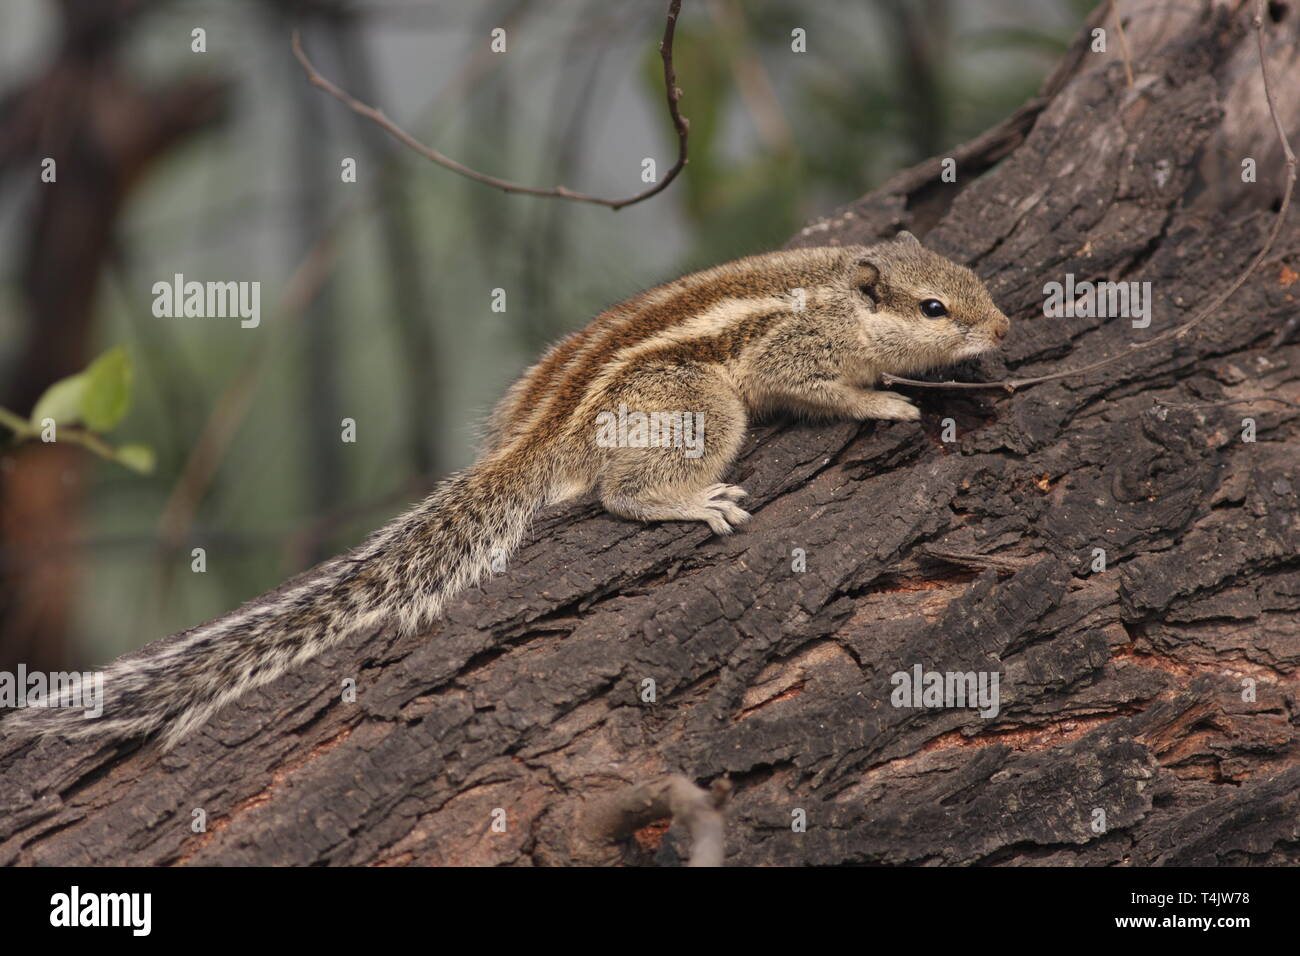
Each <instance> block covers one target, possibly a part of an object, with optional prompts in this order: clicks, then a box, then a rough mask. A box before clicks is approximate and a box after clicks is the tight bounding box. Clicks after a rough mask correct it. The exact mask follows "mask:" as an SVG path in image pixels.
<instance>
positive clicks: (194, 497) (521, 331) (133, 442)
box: [0, 0, 1094, 670]
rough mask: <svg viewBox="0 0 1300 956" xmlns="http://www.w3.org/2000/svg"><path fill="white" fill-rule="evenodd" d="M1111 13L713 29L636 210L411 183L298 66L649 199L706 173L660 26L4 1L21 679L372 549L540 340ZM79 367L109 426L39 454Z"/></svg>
mask: <svg viewBox="0 0 1300 956" xmlns="http://www.w3.org/2000/svg"><path fill="white" fill-rule="evenodd" d="M1093 5H1094V3H1093V2H1092V0H819V2H815V3H813V2H803V3H798V2H793V0H685V3H684V10H683V13H682V18H681V21H680V23H679V26H678V29H677V41H676V45H675V46H676V50H675V61H676V69H677V76H678V85H679V86H680V87H681V88H682V89H683V91H684V97H683V99H682V101H681V109H682V112H683V114H684V115H686V116H687V117H688V118H689V119H690V122H691V135H690V157H691V161H690V164H689V166H687V168H686V171H685V172H684V174H683V175H682V176H681V177H680V178H679V179H678V180H677V181H676V182H674V183H672V184H671V185H670V186H669V187H668V188H667V189H666V190H665V191H664V192H663V193H661V194H659V195H658V196H656V197H654V198H652V199H649V200H647V201H646V202H644V203H641V204H638V205H635V206H631V207H628V208H626V209H623V210H621V211H619V212H611V211H610V210H608V209H605V208H601V207H597V206H588V205H581V204H577V203H572V202H566V201H563V200H557V199H548V198H538V197H530V196H524V195H511V194H505V193H502V192H500V191H498V190H494V189H490V188H488V187H486V186H483V185H481V184H478V183H474V182H471V181H469V180H466V179H464V178H461V177H459V176H457V175H455V174H454V173H451V172H449V171H448V170H445V169H442V168H440V167H438V166H435V165H433V164H431V163H429V162H428V161H426V160H424V159H422V158H420V157H419V156H417V155H416V154H414V153H413V152H411V151H410V150H407V149H405V148H403V147H401V146H399V145H398V144H397V143H395V142H394V141H393V140H392V139H391V138H390V137H388V136H387V135H386V134H385V133H384V132H383V131H381V130H380V129H379V128H378V127H376V126H375V125H373V124H371V123H369V122H368V121H366V120H364V119H362V118H360V117H358V116H357V115H355V114H354V113H352V112H350V111H349V110H347V109H346V108H345V107H344V106H342V105H341V104H340V103H338V102H337V101H335V100H333V99H331V98H329V97H328V96H327V95H326V94H324V93H323V92H321V91H319V90H317V89H315V88H313V87H312V86H310V85H309V84H308V82H307V81H306V79H305V77H304V74H303V71H302V69H301V67H300V66H299V64H298V63H297V62H296V61H295V60H294V58H293V56H292V54H291V51H290V45H289V38H290V32H291V30H292V29H294V28H295V27H297V28H299V29H300V30H301V31H302V39H303V45H304V48H305V50H306V52H307V54H308V55H309V56H310V57H311V59H312V60H313V62H314V63H315V65H316V67H317V68H318V69H319V70H320V71H321V73H322V74H323V75H324V76H326V77H328V78H329V79H331V80H333V81H334V82H336V83H338V84H339V85H340V86H342V87H343V88H345V89H346V90H348V91H349V92H351V93H353V94H354V95H356V96H357V97H358V98H360V99H362V100H364V101H366V102H368V103H371V104H372V105H375V106H377V107H379V108H380V109H382V110H384V111H385V112H386V113H387V114H388V115H389V116H390V117H392V118H393V119H394V120H395V121H396V122H398V123H399V124H400V125H402V126H404V127H405V128H406V129H408V130H409V131H410V132H411V133H413V134H414V135H415V136H417V137H418V138H420V139H421V140H423V141H424V142H426V143H430V144H433V145H435V146H436V147H437V148H438V149H440V150H441V151H442V152H444V153H446V154H448V155H450V156H452V157H453V158H455V159H458V160H460V161H462V162H464V163H466V164H467V165H470V166H472V167H474V168H476V169H479V170H481V171H484V172H487V173H489V174H492V175H496V176H499V177H503V178H507V179H511V180H514V181H517V182H522V183H527V184H531V185H537V186H553V185H555V184H557V183H562V184H564V185H566V186H568V187H570V188H573V189H577V190H580V191H583V192H587V193H594V194H597V195H600V196H608V197H623V196H629V195H632V194H634V193H637V192H639V191H641V190H642V189H644V188H645V185H646V184H644V183H643V182H642V181H641V173H642V168H643V167H642V163H643V160H644V159H646V158H652V159H653V160H654V161H655V163H656V166H657V171H658V174H659V175H660V176H662V175H663V174H665V173H666V172H667V171H668V170H669V168H670V167H671V166H672V164H673V162H674V160H675V158H676V154H677V141H676V137H675V135H674V133H673V129H672V126H671V123H670V121H669V118H668V116H667V111H666V109H665V106H664V92H663V74H662V64H661V61H660V60H659V56H658V51H657V48H658V43H659V39H660V37H661V36H662V33H663V27H664V14H665V12H666V9H667V0H620V2H611V0H545V2H542V0H476V2H470V0H354V2H342V0H314V2H308V0H299V2H290V0H279V2H277V0H206V2H203V0H190V2H187V0H174V2H168V0H5V2H4V3H3V4H2V5H0V415H3V416H4V418H3V420H2V421H0V670H13V669H14V668H15V666H16V665H17V663H18V662H20V661H21V662H24V663H25V664H26V665H27V667H28V668H30V669H42V670H54V669H67V668H80V667H88V666H91V665H93V664H96V663H100V662H103V661H106V660H108V659H109V658H111V657H113V656H116V655H118V654H120V653H122V652H125V651H127V650H131V649H133V648H136V647H139V646H141V645H143V644H145V643H147V642H148V641H150V640H153V639H154V638H157V637H161V636H163V635H166V634H168V633H171V632H174V631H177V630H180V629H182V628H184V627H188V626H190V625H193V624H197V623H200V622H202V621H204V620H207V619H209V618H212V617H214V616H216V615H218V614H220V613H222V612H224V611H227V610H230V609H232V608H233V607H234V606H236V605H237V604H238V603H240V602H241V601H243V600H246V599H248V598H250V597H252V596H254V595H256V594H258V593H260V592H261V591H264V590H266V589H268V588H270V587H273V586H274V585H276V584H277V583H279V582H280V581H282V580H284V579H285V578H286V577H288V576H289V575H291V574H294V573H296V572H298V571H301V570H303V569H305V568H307V567H309V566H310V565H311V564H313V563H315V562H316V561H318V560H321V559H323V558H325V557H328V556H329V555H332V554H335V553H337V552H339V551H341V550H343V549H346V548H348V547H350V546H352V545H354V544H356V543H358V542H359V541H360V540H361V539H362V538H363V537H364V536H365V534H366V533H367V532H368V531H370V530H372V529H374V528H376V527H378V526H379V525H380V524H382V523H383V522H384V521H386V520H387V519H388V518H390V517H391V516H392V515H393V514H395V513H396V512H397V511H399V510H401V509H402V508H404V507H406V506H407V505H408V504H410V503H411V502H413V501H414V500H415V499H417V498H418V497H420V496H421V495H422V494H423V493H424V492H425V491H426V490H427V489H428V488H429V487H430V486H431V485H432V484H433V483H434V482H435V481H436V480H437V479H438V478H439V477H440V476H442V475H444V474H446V473H447V472H448V471H450V470H454V469H456V468H459V467H462V466H464V465H465V464H467V463H468V462H469V461H470V460H471V458H472V456H473V452H474V447H475V442H476V437H477V434H478V431H477V429H478V426H479V423H480V422H481V421H482V419H483V417H484V415H485V413H486V412H487V411H488V409H490V407H491V405H492V403H493V401H494V400H495V399H496V398H497V397H498V396H499V395H500V393H501V392H502V390H503V389H504V388H505V386H506V385H507V384H508V383H509V381H510V379H511V378H512V377H513V376H515V375H516V374H518V373H519V372H520V371H521V370H522V369H523V368H524V367H525V366H526V365H527V364H528V363H529V361H530V359H532V358H534V357H535V356H536V355H537V354H538V353H539V351H540V350H541V349H542V348H543V347H544V346H545V344H546V343H548V342H549V341H551V340H553V339H554V338H556V337H557V336H559V335H560V334H562V333H564V332H565V331H568V330H571V329H574V328H577V327H579V326H581V325H583V324H584V323H585V322H587V321H588V320H589V319H590V318H591V317H592V316H594V315H595V314H596V313H597V312H599V311H600V310H601V309H602V308H604V307H605V306H607V305H609V304H612V303H614V302H616V301H618V300H620V299H623V298H626V297H627V296H629V295H632V294H635V293H636V292H638V291H640V290H642V289H644V288H647V287H649V286H652V285H655V284H657V283H658V282H661V281H664V280H666V279H669V278H672V277H674V276H676V275H678V274H681V273H684V272H687V271H690V270H692V269H694V268H697V267H703V266H707V265H711V264H714V263H716V262H718V261H721V260H724V259H728V258H734V257H736V256H739V255H744V254H748V253H752V252H759V251H763V250H766V249H770V248H773V247H776V246H779V245H781V244H782V243H784V242H785V241H786V240H787V239H788V238H789V237H790V235H791V234H792V233H793V232H794V231H795V230H796V229H797V228H798V227H799V226H800V225H801V224H803V223H804V222H805V221H806V220H808V219H810V218H812V217H814V216H817V215H821V214H826V213H829V212H830V211H832V210H833V209H835V208H836V207H837V206H839V205H842V204H843V203H846V202H848V201H850V200H852V199H854V198H856V197H858V196H859V195H861V194H863V193H864V192H866V191H868V190H869V189H871V188H872V187H873V186H875V185H877V184H879V183H880V182H881V181H883V179H885V178H886V177H887V176H888V175H889V174H891V173H893V172H895V171H897V170H898V169H900V168H903V167H904V166H907V165H909V164H911V163H913V162H916V161H918V160H921V159H924V158H926V157H928V156H930V155H933V154H936V153H941V152H942V151H943V150H945V149H946V148H949V147H951V146H953V145H954V144H956V143H959V142H961V141H963V140H965V139H969V138H970V137H972V136H974V135H976V134H978V133H980V132H982V131H983V130H984V129H986V128H988V127H989V126H991V125H993V124H994V123H996V122H997V121H999V120H1001V119H1002V118H1004V117H1005V116H1006V115H1007V114H1008V113H1010V112H1011V111H1012V110H1013V109H1014V108H1015V107H1016V106H1018V105H1020V104H1021V103H1022V102H1023V101H1024V100H1025V99H1026V98H1028V97H1029V96H1031V95H1032V94H1033V93H1034V92H1035V91H1036V89H1037V87H1038V84H1039V82H1040V81H1041V80H1042V78H1043V77H1044V76H1045V75H1046V73H1047V71H1048V70H1049V69H1050V68H1051V67H1052V66H1053V64H1054V63H1055V61H1056V59H1057V57H1058V56H1059V55H1060V53H1061V52H1062V51H1063V49H1064V48H1065V45H1066V44H1067V42H1068V41H1069V40H1070V38H1071V37H1072V36H1073V35H1074V34H1075V32H1076V31H1077V30H1078V28H1079V26H1080V24H1081V23H1082V21H1083V18H1084V16H1085V15H1086V14H1087V13H1088V11H1089V10H1090V9H1091V8H1092V7H1093ZM498 28H500V29H503V30H504V31H505V33H504V38H505V51H504V52H494V51H493V50H492V49H491V46H490V44H491V40H492V32H493V30H495V29H498ZM196 29H200V30H202V36H203V40H204V43H203V46H204V49H203V51H202V52H196V51H195V49H194V46H195V42H196V41H195V34H194V31H195V30H196ZM795 30H802V31H804V36H805V38H806V39H805V42H806V52H795V51H794V50H792V31H795ZM47 158H49V159H53V160H54V181H53V182H48V181H43V178H42V177H43V173H44V174H45V175H46V177H47V178H48V175H49V173H48V171H47V170H48V164H45V163H44V161H45V160H46V159H47ZM345 158H351V159H353V160H355V163H356V181H355V182H344V181H343V176H342V175H341V170H342V163H343V160H344V159H345ZM177 273H180V274H183V275H184V277H185V279H186V280H187V281H192V280H193V281H199V282H208V281H221V282H226V281H240V282H253V281H256V282H260V284H261V285H260V290H261V321H260V324H259V325H258V326H257V327H256V328H244V327H242V326H241V324H240V322H239V320H238V319H237V318H236V319H231V318H225V319H223V318H197V317H191V318H183V317H182V318H160V317H157V316H155V314H154V311H153V305H154V299H155V296H154V292H153V291H152V290H153V285H154V283H157V282H171V281H172V279H173V277H174V275H175V274H177ZM494 290H504V301H505V310H504V311H494V310H493V302H494ZM496 301H498V302H499V301H500V294H497V299H496ZM110 350H112V351H110ZM106 352H107V353H109V356H110V357H109V359H105V360H103V361H101V362H98V363H95V364H94V365H93V366H92V363H94V362H95V360H96V358H97V357H99V356H102V355H104V354H105V353H106ZM88 366H92V371H91V372H89V373H87V374H86V375H82V376H80V377H79V378H77V379H76V380H75V383H76V386H77V388H78V389H80V388H81V387H82V385H85V384H86V382H87V381H89V380H90V379H93V380H94V383H95V384H94V386H93V388H92V387H91V386H90V385H86V395H87V396H88V395H89V393H90V392H91V391H94V392H95V394H96V395H97V396H98V398H97V399H96V401H98V402H99V403H100V404H99V406H97V407H98V408H99V411H98V412H95V413H94V414H92V413H90V412H87V418H86V422H87V423H90V422H94V423H96V424H97V425H98V428H94V427H86V428H82V429H78V428H77V427H68V428H65V429H64V430H62V431H60V432H59V438H60V440H59V441H58V442H56V443H53V444H48V443H44V442H42V441H40V440H39V437H37V436H35V435H33V434H26V435H17V434H16V432H17V431H18V430H19V429H20V427H21V426H22V424H23V422H24V421H26V420H27V419H28V418H29V416H30V415H31V413H32V411H33V408H34V407H35V406H36V405H37V403H38V401H40V400H41V399H42V396H43V395H45V394H46V393H47V390H48V389H49V387H50V386H51V385H52V384H53V383H55V382H57V381H60V380H62V379H65V378H67V377H69V376H76V375H79V373H82V372H83V370H85V369H87V367H88ZM70 389H71V387H70V386H69V387H68V388H65V390H64V392H63V393H61V394H62V395H63V397H64V398H65V399H66V396H67V394H69V392H70ZM59 394H60V393H56V395H55V396H54V397H55V398H58V397H59ZM78 394H79V395H80V394H81V392H78ZM105 396H108V397H107V398H105ZM51 400H52V399H48V398H47V399H46V400H45V401H46V402H49V401H51ZM85 400H86V401H87V402H89V401H90V399H89V397H87V398H85ZM45 407H50V406H48V405H47V406H45ZM106 408H107V409H108V411H105V409H106ZM15 417H16V419H17V421H18V424H17V425H15V424H13V422H14V420H15ZM344 419H352V420H354V422H355V441H353V442H348V441H344V440H342V434H343V427H342V425H341V423H342V421H343V420H344ZM4 421H8V422H10V425H9V427H5V425H4V423H3V422H4ZM76 439H83V440H81V441H77V440H76ZM86 445H90V446H92V447H85V446H86ZM126 446H144V447H143V448H140V447H134V448H133V451H132V452H131V453H130V454H129V455H128V454H124V453H123V454H120V456H119V457H121V458H122V459H123V460H125V461H126V462H127V464H130V465H134V467H127V466H126V465H124V464H123V463H122V462H121V461H118V460H113V457H114V455H118V454H119V451H120V449H121V448H123V447H126ZM150 458H152V468H150V467H149V459H150ZM195 549H202V567H203V570H202V573H199V572H198V571H197V570H196V568H197V567H198V565H197V564H196V557H195Z"/></svg>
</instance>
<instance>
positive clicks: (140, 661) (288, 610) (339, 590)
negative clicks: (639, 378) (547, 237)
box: [0, 451, 552, 748]
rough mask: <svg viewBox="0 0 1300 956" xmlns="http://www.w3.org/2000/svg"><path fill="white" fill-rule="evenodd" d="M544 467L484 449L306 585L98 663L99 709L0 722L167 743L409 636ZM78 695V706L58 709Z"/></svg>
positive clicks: (524, 500)
mask: <svg viewBox="0 0 1300 956" xmlns="http://www.w3.org/2000/svg"><path fill="white" fill-rule="evenodd" d="M551 471H552V464H551V463H550V459H549V457H548V456H547V455H545V453H542V452H537V451H534V452H532V453H529V452H515V453H509V452H505V453H498V454H495V455H490V456H488V457H487V458H485V459H483V460H482V461H480V462H479V463H478V464H476V465H474V466H472V467H471V468H469V469H467V470H465V471H463V472H460V473H458V474H456V475H453V476H451V477H450V478H448V479H447V480H446V481H444V482H443V483H442V484H441V485H439V486H438V488H437V489H435V490H434V492H433V493H432V494H430V495H429V497H428V498H426V499H425V500H424V501H423V502H422V503H421V504H420V505H419V506H417V507H416V508H414V509H412V510H411V511H408V512H407V513H406V514H404V515H402V516H400V517H398V518H396V519H394V520H393V521H392V522H390V523H389V524H387V525H385V526H384V527H383V528H381V529H379V530H378V531H376V532H375V533H374V534H373V535H371V536H370V538H369V539H367V540H366V542H365V543H363V544H362V545H361V546H359V547H358V548H356V549H355V550H354V551H351V552H349V553H348V554H345V555H342V556H340V557H338V558H335V559H334V560H332V561H330V562H327V563H326V564H325V565H322V566H321V567H320V568H318V569H317V570H316V571H315V572H313V573H312V574H311V575H310V577H308V578H307V579H306V580H305V581H304V582H303V583H300V584H296V585H291V586H288V587H286V588H283V589H281V590H280V591H275V592H272V593H271V594H269V595H266V596H263V597H262V598H259V599H255V600H254V601H251V602H249V603H248V604H247V605H245V606H244V607H242V608H240V609H239V610H237V611H235V612H234V613H232V614H230V615H227V616H226V617H224V618H221V619H219V620H217V621H214V622H212V623H210V624H205V625H201V626H199V627H197V628H194V629H192V630H190V631H188V632H184V633H182V634H181V635H179V636H177V637H176V638H174V639H173V640H171V642H170V643H168V644H166V645H164V646H163V648H162V649H161V650H159V651H157V652H154V653H151V654H149V655H148V656H145V657H139V658H136V659H127V660H121V661H118V662H116V663H114V664H112V665H110V666H109V667H108V668H107V669H105V671H104V672H103V677H104V681H103V700H102V716H99V717H87V716H85V711H86V708H85V706H82V705H80V703H79V701H73V700H71V699H70V698H69V695H70V693H71V692H69V691H65V692H64V695H63V696H64V698H65V699H64V700H57V699H56V700H54V701H53V703H54V704H57V705H59V706H34V707H33V706H28V707H25V708H21V709H17V710H12V711H10V712H9V714H8V716H6V717H5V719H3V720H0V731H4V732H5V733H6V736H7V735H8V733H10V732H15V731H16V732H18V733H19V734H37V735H45V734H61V735H66V736H74V737H88V736H90V737H99V736H103V737H109V738H128V737H138V736H145V735H151V734H154V733H159V732H160V734H161V739H162V744H163V747H164V748H170V747H171V746H172V745H174V744H175V743H176V742H177V741H179V740H180V739H181V738H183V737H184V736H185V735H186V734H188V733H189V732H190V731H191V730H193V729H195V728H196V727H198V726H200V725H201V724H202V723H203V722H204V721H206V720H207V719H208V718H209V717H210V716H211V715H212V714H213V713H214V712H215V711H217V710H218V709H219V708H220V707H222V705H224V704H226V703H228V702H230V701H232V700H234V699H236V698H238V697H239V696H241V695H242V694H244V693H246V692H247V691H249V690H251V689H252V688H254V687H258V686H261V685H262V684H266V683H269V682H270V681H272V680H274V679H275V678H276V677H278V676H279V675H280V674H282V673H284V672H285V671H286V670H289V669H291V668H293V667H295V666H297V665H298V664H301V663H302V662H304V661H306V660H307V659H309V658H311V657H314V656H315V655H317V654H319V653H321V652H322V651H323V650H325V649H326V648H329V647H332V646H334V645H335V644H338V643H339V642H340V641H342V640H343V639H344V638H346V637H347V636H348V635H349V634H352V633H354V632H356V631H357V630H358V629H360V628H368V627H378V626H380V625H381V624H383V623H385V622H387V623H390V624H394V625H396V626H398V627H400V628H401V629H402V630H403V632H406V633H410V632H412V631H414V630H416V629H418V628H421V627H425V626H427V625H428V624H429V623H430V622H431V621H432V620H433V618H435V617H436V616H437V615H438V614H439V613H441V611H442V609H443V607H444V606H445V604H446V602H447V600H448V599H449V598H450V597H451V596H452V595H454V594H456V593H457V592H458V591H461V590H463V589H464V588H466V587H469V586H471V585H472V584H474V583H475V582H477V581H478V580H479V578H480V577H482V575H483V574H484V572H485V571H487V570H488V569H489V568H490V567H492V564H493V562H494V560H496V559H498V558H501V559H503V558H504V556H505V555H507V554H509V553H510V552H511V551H513V550H514V549H515V548H516V547H517V546H518V544H519V542H520V540H521V539H522V538H523V536H524V534H525V533H526V531H527V529H528V526H529V523H530V521H531V519H532V517H533V515H534V514H535V513H536V512H537V510H538V509H539V508H540V507H541V506H542V505H543V504H545V503H546V501H547V499H548V497H549V485H550V478H549V475H550V473H551ZM72 703H78V706H64V705H68V704H72Z"/></svg>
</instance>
